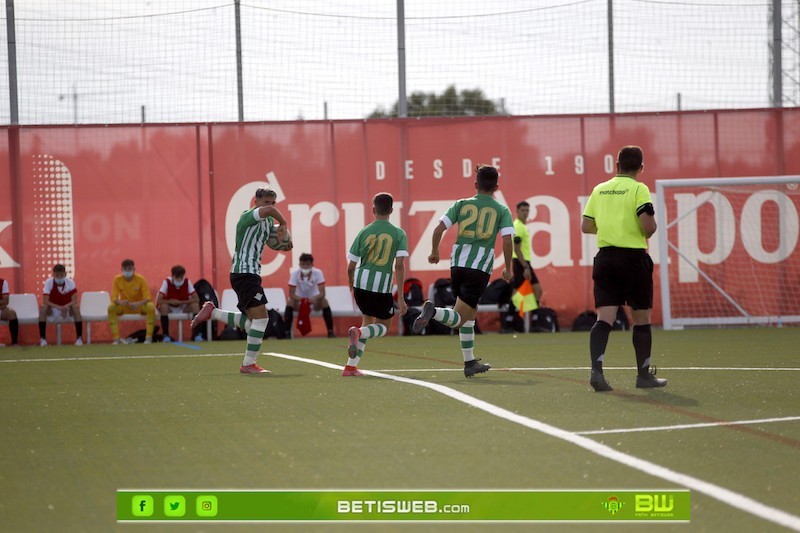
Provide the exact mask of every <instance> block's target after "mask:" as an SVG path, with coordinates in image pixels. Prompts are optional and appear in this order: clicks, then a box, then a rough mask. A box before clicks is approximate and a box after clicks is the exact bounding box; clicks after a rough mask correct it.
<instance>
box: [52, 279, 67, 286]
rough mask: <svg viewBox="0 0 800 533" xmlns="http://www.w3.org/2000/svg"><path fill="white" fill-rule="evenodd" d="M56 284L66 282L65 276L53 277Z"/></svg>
mask: <svg viewBox="0 0 800 533" xmlns="http://www.w3.org/2000/svg"><path fill="white" fill-rule="evenodd" d="M53 281H54V282H55V284H56V285H63V284H64V283H66V282H67V278H53Z"/></svg>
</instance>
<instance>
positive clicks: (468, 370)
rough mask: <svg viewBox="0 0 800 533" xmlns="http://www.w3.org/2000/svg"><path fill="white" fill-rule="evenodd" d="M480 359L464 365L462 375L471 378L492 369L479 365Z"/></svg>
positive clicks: (486, 365)
mask: <svg viewBox="0 0 800 533" xmlns="http://www.w3.org/2000/svg"><path fill="white" fill-rule="evenodd" d="M478 361H480V359H473V360H472V361H470V362H468V363H464V375H465V376H466V377H468V378H471V377H472V376H474V375H475V374H482V373H484V372H486V371H487V370H489V369H490V368H492V365H490V364H488V363H487V364H483V363H479V362H478Z"/></svg>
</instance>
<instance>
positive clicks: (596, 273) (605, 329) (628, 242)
mask: <svg viewBox="0 0 800 533" xmlns="http://www.w3.org/2000/svg"><path fill="white" fill-rule="evenodd" d="M642 160H643V157H642V149H641V148H639V147H638V146H624V147H623V148H622V149H620V151H619V154H618V155H617V175H616V176H614V177H613V178H611V179H610V180H608V181H606V182H604V183H601V184H599V185H597V186H596V187H595V188H594V190H592V194H591V196H589V200H588V201H587V202H586V208H585V209H584V211H583V219H582V220H581V231H582V232H583V233H595V234H597V246H598V248H599V249H600V250H599V251H598V252H597V255H596V256H595V258H594V268H593V269H592V279H593V280H594V300H595V306H596V307H597V322H595V323H594V326H592V331H591V333H590V335H589V352H590V354H591V358H592V371H591V375H590V377H589V384H590V385H591V386H592V387H593V388H594V390H596V391H610V390H614V389H612V388H611V386H610V385H609V384H608V381H606V379H605V376H603V358H604V355H605V351H606V346H607V345H608V334H609V333H610V332H611V324H613V323H614V320H615V319H616V316H617V309H618V308H619V306H621V305H626V304H627V305H629V306H630V307H631V314H632V316H633V324H634V325H633V348H634V350H635V351H636V368H637V369H638V376H637V377H636V387H637V388H640V389H645V388H653V387H665V386H666V385H667V380H666V379H659V378H656V377H655V375H656V367H655V366H654V365H653V366H652V367H651V365H650V352H651V347H652V344H653V338H652V334H651V331H650V313H651V311H652V308H653V260H652V259H650V256H649V255H648V253H647V239H649V238H650V237H651V236H652V235H653V234H654V233H655V232H656V220H655V210H654V209H653V202H652V199H651V198H650V189H648V188H647V185H645V184H644V183H642V182H640V181H636V178H637V177H638V176H639V175H640V174H641V173H642V170H644V164H643V161H642Z"/></svg>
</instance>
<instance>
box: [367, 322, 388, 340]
mask: <svg viewBox="0 0 800 533" xmlns="http://www.w3.org/2000/svg"><path fill="white" fill-rule="evenodd" d="M360 330H361V338H362V339H364V340H367V339H374V338H375V337H383V336H384V335H386V333H387V332H388V331H389V328H387V327H386V326H384V325H383V324H370V325H369V326H364V327H362V328H360Z"/></svg>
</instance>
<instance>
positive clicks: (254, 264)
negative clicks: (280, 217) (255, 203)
mask: <svg viewBox="0 0 800 533" xmlns="http://www.w3.org/2000/svg"><path fill="white" fill-rule="evenodd" d="M271 231H273V222H272V219H271V218H270V217H267V218H265V219H263V220H261V219H259V218H258V208H257V207H254V208H252V209H248V210H247V211H245V212H243V213H242V216H241V217H239V222H237V223H236V250H234V252H233V261H232V263H233V264H232V265H231V272H232V273H234V274H258V275H261V254H263V253H264V246H266V244H267V239H268V238H269V235H270V232H271Z"/></svg>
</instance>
